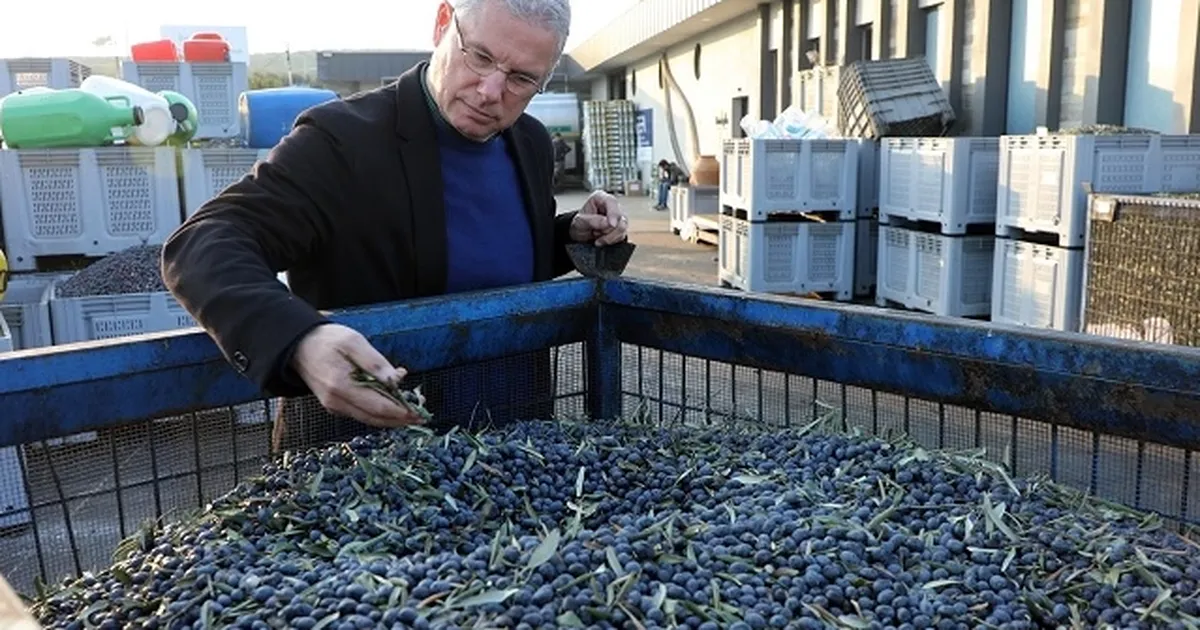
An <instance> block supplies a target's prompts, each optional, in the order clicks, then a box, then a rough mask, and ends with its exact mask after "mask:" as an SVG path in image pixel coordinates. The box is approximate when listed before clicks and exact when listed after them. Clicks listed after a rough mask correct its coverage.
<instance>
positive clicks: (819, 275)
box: [717, 216, 855, 301]
mask: <svg viewBox="0 0 1200 630" xmlns="http://www.w3.org/2000/svg"><path fill="white" fill-rule="evenodd" d="M718 239H719V240H718V249H717V251H718V256H717V260H718V267H717V277H718V279H719V280H720V281H721V282H722V283H723V284H726V285H728V286H731V287H735V288H738V289H742V290H743V291H754V292H763V293H785V294H797V295H804V294H807V293H834V294H835V295H834V298H835V299H837V300H843V301H846V300H849V299H850V298H851V297H853V295H854V241H855V224H854V221H836V222H830V223H819V222H815V221H761V222H757V221H756V222H750V221H745V220H742V219H739V218H736V217H732V216H722V217H721V219H720V232H719V236H718Z"/></svg>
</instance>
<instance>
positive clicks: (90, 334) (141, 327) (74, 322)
mask: <svg viewBox="0 0 1200 630" xmlns="http://www.w3.org/2000/svg"><path fill="white" fill-rule="evenodd" d="M56 291H57V283H56V284H55V285H52V287H51V294H50V320H51V322H52V323H53V326H54V343H55V344H56V345H60V344H66V343H78V342H81V341H96V340H98V339H113V338H116V337H127V336H132V335H141V334H145V333H151V332H162V331H166V330H178V329H180V328H190V327H192V326H195V325H196V320H194V319H192V316H191V315H190V314H188V312H187V311H186V310H184V308H183V306H181V305H180V304H179V302H178V301H176V300H175V297H174V296H172V295H171V294H170V293H169V292H167V291H158V292H155V293H127V294H124V295H92V296H87V297H78V298H60V297H58V296H57V294H56Z"/></svg>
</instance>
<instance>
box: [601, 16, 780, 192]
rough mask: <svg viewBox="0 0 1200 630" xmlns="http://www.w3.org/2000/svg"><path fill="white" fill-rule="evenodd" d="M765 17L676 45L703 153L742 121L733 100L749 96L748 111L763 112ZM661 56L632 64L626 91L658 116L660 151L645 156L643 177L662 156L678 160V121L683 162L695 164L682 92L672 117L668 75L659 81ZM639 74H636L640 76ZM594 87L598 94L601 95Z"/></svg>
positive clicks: (670, 57)
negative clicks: (762, 34) (762, 24)
mask: <svg viewBox="0 0 1200 630" xmlns="http://www.w3.org/2000/svg"><path fill="white" fill-rule="evenodd" d="M697 45H699V64H698V65H699V76H698V77H697V74H696V69H697V64H696V50H697ZM759 48H760V40H759V17H758V14H757V13H749V14H747V15H744V16H742V17H739V18H737V19H736V20H734V21H732V22H728V23H726V24H723V25H721V26H719V27H717V28H714V29H712V30H711V31H708V32H706V33H703V34H701V35H699V36H697V37H695V38H693V39H690V40H688V41H686V42H683V43H680V44H678V45H676V46H672V47H670V48H669V49H668V50H667V51H666V53H667V61H668V64H669V65H670V69H671V74H672V75H673V76H674V77H675V81H676V82H677V83H678V84H679V87H680V90H681V91H682V92H683V95H684V97H686V99H687V103H688V104H689V105H690V106H691V109H692V112H693V114H694V116H695V120H696V134H697V137H698V140H699V150H700V153H701V154H702V155H717V154H719V153H720V150H721V142H722V141H723V140H724V139H725V138H728V137H731V135H732V133H733V130H734V128H736V127H738V122H739V121H737V120H735V119H734V118H733V112H732V109H733V101H734V99H735V98H739V97H741V98H745V99H747V100H746V103H745V105H746V111H747V112H749V113H752V114H755V115H756V116H757V114H758V112H759V107H760V102H759V98H760V94H761V91H760V89H759V79H760V77H759V70H760V67H759ZM658 61H659V57H658V56H655V57H647V58H644V59H641V60H639V61H637V62H636V63H633V64H631V65H630V66H629V67H628V68H627V69H626V79H625V83H626V85H625V90H626V95H627V97H629V98H630V99H631V100H633V101H634V102H635V103H636V104H637V106H638V108H639V109H650V110H652V112H653V120H654V125H653V126H654V150H653V152H652V154H651V155H650V156H649V157H650V159H648V160H644V161H643V169H642V171H643V177H646V176H647V174H648V173H650V165H651V164H654V163H657V162H658V161H659V160H660V159H664V158H665V159H667V160H670V161H672V162H677V161H678V160H679V158H677V156H676V154H675V151H674V149H673V146H672V143H671V131H670V126H671V124H672V123H673V124H674V126H675V135H676V137H677V138H678V141H679V149H680V152H681V153H682V157H683V164H685V165H686V167H687V168H689V169H690V167H691V166H692V164H691V155H692V143H691V140H690V138H689V131H688V123H687V116H686V114H685V113H684V112H685V108H684V103H683V102H682V100H681V99H680V97H679V94H678V93H676V92H672V94H671V109H672V112H673V116H672V117H671V118H670V119H668V116H667V104H666V97H665V90H664V88H665V86H666V85H667V82H666V78H665V76H664V77H663V79H662V84H661V85H660V82H659V72H658ZM635 77H636V78H635ZM596 91H597V90H596V89H593V95H594V94H596Z"/></svg>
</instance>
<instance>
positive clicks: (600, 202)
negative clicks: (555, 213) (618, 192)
mask: <svg viewBox="0 0 1200 630" xmlns="http://www.w3.org/2000/svg"><path fill="white" fill-rule="evenodd" d="M628 232H629V218H628V217H626V216H625V213H624V212H622V211H621V206H620V205H619V204H618V203H617V198H616V197H614V196H612V195H610V194H608V193H606V192H604V191H602V190H598V191H596V192H594V193H592V196H590V197H588V199H587V201H586V202H584V204H583V207H582V208H580V209H579V212H578V214H576V215H575V218H574V219H573V220H572V221H571V240H572V241H575V242H577V243H590V242H594V243H595V244H596V246H597V247H604V246H605V245H613V244H616V243H620V242H621V241H623V240H625V238H626V237H627V235H628Z"/></svg>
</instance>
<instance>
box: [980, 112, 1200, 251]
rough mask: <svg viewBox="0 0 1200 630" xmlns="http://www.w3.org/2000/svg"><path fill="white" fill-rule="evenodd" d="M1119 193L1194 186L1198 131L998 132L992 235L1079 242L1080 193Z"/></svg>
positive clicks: (1199, 170) (1199, 162) (1199, 171)
mask: <svg viewBox="0 0 1200 630" xmlns="http://www.w3.org/2000/svg"><path fill="white" fill-rule="evenodd" d="M1085 182H1086V183H1088V184H1089V185H1090V186H1091V189H1092V191H1093V192H1097V193H1112V194H1125V195H1138V194H1154V193H1158V192H1194V191H1196V190H1200V135H1195V134H1193V135H1159V134H1132V133H1125V134H1116V135H1068V134H1061V135H1058V134H1055V135H1044V136H1036V135H1033V136H1004V137H1002V138H1001V139H1000V175H999V187H998V188H997V194H996V234H997V235H998V236H1004V237H1006V238H1021V237H1022V234H1023V233H1025V232H1033V233H1040V234H1047V235H1053V236H1056V237H1057V244H1058V246H1059V247H1071V248H1075V247H1083V245H1084V241H1085V236H1086V233H1087V190H1086V189H1085V187H1084V183H1085Z"/></svg>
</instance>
